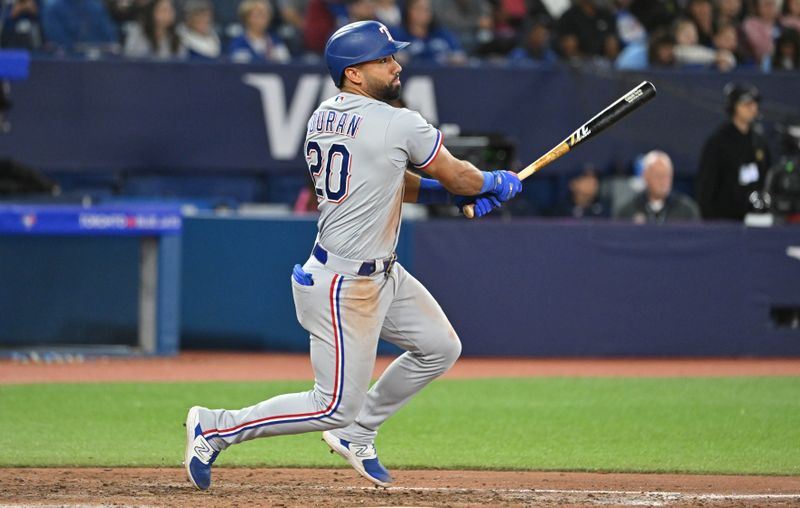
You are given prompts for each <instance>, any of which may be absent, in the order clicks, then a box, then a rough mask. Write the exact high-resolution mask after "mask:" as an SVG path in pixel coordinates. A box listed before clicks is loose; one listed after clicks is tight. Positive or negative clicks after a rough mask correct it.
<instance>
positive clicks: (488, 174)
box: [479, 171, 495, 194]
mask: <svg viewBox="0 0 800 508" xmlns="http://www.w3.org/2000/svg"><path fill="white" fill-rule="evenodd" d="M494 186H495V178H494V172H492V171H484V172H483V187H481V191H480V193H479V194H484V193H486V192H489V191H491V190H493V189H494Z"/></svg>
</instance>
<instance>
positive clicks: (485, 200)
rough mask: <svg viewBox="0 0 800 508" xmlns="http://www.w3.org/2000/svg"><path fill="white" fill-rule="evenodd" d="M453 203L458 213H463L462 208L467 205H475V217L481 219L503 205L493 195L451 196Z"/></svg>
mask: <svg viewBox="0 0 800 508" xmlns="http://www.w3.org/2000/svg"><path fill="white" fill-rule="evenodd" d="M453 203H455V205H456V206H457V207H458V211H459V212H461V213H462V214H463V213H464V207H465V206H467V205H469V204H474V205H475V209H474V212H475V217H476V218H477V217H483V216H484V215H488V214H489V212H491V211H492V210H494V209H495V208H500V207H501V206H503V204H502V203H501V202H500V201H499V200H498V199H497V198H496V197H495V196H493V195H491V194H484V195H480V196H453Z"/></svg>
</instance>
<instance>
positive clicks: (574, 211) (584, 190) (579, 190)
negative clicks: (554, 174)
mask: <svg viewBox="0 0 800 508" xmlns="http://www.w3.org/2000/svg"><path fill="white" fill-rule="evenodd" d="M599 191H600V180H599V179H598V178H597V173H596V172H595V170H594V168H593V167H592V166H587V167H585V168H583V170H582V171H581V172H580V173H579V174H577V175H575V176H573V177H572V178H570V180H569V195H567V196H566V197H565V198H564V199H562V200H561V201H560V202H559V203H558V204H557V205H556V207H555V210H554V211H553V216H554V217H572V218H573V219H584V218H587V219H598V218H607V217H608V216H609V215H610V214H609V206H608V203H606V201H605V200H604V199H602V198H601V197H600V192H599Z"/></svg>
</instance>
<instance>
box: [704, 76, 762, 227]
mask: <svg viewBox="0 0 800 508" xmlns="http://www.w3.org/2000/svg"><path fill="white" fill-rule="evenodd" d="M725 96H726V110H727V113H728V115H729V121H728V122H726V123H725V124H724V125H722V126H721V127H719V128H718V129H717V130H716V131H714V133H713V134H712V135H711V137H710V138H708V140H707V141H706V143H705V145H704V146H703V152H702V155H701V156H700V167H699V169H698V172H697V181H696V185H697V202H698V203H699V205H700V212H701V213H702V216H703V218H704V219H706V220H708V219H733V220H742V219H743V218H744V216H745V214H746V213H747V211H748V209H749V207H750V198H751V195H753V194H754V193H756V192H758V191H760V190H761V189H762V187H763V184H764V177H765V175H766V173H767V169H768V168H769V167H770V165H771V160H770V154H769V149H768V148H767V143H766V141H765V140H764V138H763V137H762V136H761V135H759V134H758V133H756V132H754V131H753V128H752V127H753V122H754V121H755V120H756V117H757V116H758V103H759V101H760V100H761V95H760V94H759V92H758V89H757V88H756V87H755V86H753V85H750V84H742V83H729V84H728V85H726V86H725Z"/></svg>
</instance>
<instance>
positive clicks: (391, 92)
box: [370, 79, 402, 102]
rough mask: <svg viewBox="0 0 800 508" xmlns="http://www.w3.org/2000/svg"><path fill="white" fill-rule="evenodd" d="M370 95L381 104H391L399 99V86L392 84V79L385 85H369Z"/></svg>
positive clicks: (398, 84)
mask: <svg viewBox="0 0 800 508" xmlns="http://www.w3.org/2000/svg"><path fill="white" fill-rule="evenodd" d="M370 85H371V86H370V88H371V89H372V90H370V92H371V93H370V95H372V96H373V97H375V98H376V99H378V100H379V101H383V102H393V101H396V100H397V99H399V98H400V88H401V86H402V85H401V84H400V83H397V84H396V85H395V84H394V79H393V80H392V81H390V82H389V83H387V84H383V83H380V84H379V83H375V82H373V83H370Z"/></svg>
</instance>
